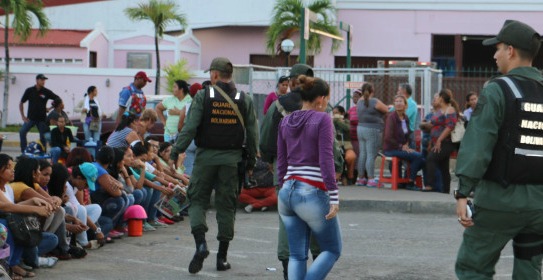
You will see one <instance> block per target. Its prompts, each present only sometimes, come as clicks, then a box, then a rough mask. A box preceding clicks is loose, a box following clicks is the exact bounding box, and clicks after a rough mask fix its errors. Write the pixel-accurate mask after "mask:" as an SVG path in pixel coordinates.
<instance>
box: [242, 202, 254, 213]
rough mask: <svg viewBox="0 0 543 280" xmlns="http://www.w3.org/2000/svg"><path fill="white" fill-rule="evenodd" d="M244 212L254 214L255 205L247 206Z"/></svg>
mask: <svg viewBox="0 0 543 280" xmlns="http://www.w3.org/2000/svg"><path fill="white" fill-rule="evenodd" d="M243 210H245V212H247V213H251V212H253V205H251V204H249V205H247V206H245V208H243Z"/></svg>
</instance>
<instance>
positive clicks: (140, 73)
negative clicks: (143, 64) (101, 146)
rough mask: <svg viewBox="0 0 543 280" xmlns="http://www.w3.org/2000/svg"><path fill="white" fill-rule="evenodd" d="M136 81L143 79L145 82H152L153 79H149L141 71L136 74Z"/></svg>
mask: <svg viewBox="0 0 543 280" xmlns="http://www.w3.org/2000/svg"><path fill="white" fill-rule="evenodd" d="M134 78H135V79H138V78H142V79H144V80H146V81H147V82H149V83H150V82H152V81H151V79H149V77H147V74H146V73H145V72H143V71H139V72H138V73H136V76H134Z"/></svg>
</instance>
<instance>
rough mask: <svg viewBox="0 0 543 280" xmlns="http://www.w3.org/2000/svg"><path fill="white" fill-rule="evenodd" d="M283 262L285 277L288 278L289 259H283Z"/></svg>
mask: <svg viewBox="0 0 543 280" xmlns="http://www.w3.org/2000/svg"><path fill="white" fill-rule="evenodd" d="M281 263H282V264H283V278H284V279H285V280H288V259H286V260H281Z"/></svg>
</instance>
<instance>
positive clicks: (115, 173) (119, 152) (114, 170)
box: [107, 148, 128, 180]
mask: <svg viewBox="0 0 543 280" xmlns="http://www.w3.org/2000/svg"><path fill="white" fill-rule="evenodd" d="M127 149H128V148H113V153H114V154H115V157H114V158H113V161H112V162H111V164H110V165H109V168H108V169H107V172H108V173H109V175H111V176H112V177H113V178H115V179H117V180H118V179H119V172H120V170H119V167H117V165H118V164H119V162H121V161H122V160H123V158H124V153H125V152H126V150H127Z"/></svg>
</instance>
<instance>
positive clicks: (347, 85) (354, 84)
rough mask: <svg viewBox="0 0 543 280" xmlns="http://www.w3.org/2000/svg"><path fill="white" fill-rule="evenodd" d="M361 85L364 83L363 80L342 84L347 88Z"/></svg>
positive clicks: (360, 86)
mask: <svg viewBox="0 0 543 280" xmlns="http://www.w3.org/2000/svg"><path fill="white" fill-rule="evenodd" d="M362 85H364V82H345V83H344V84H343V86H344V87H345V88H349V89H357V88H362Z"/></svg>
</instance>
